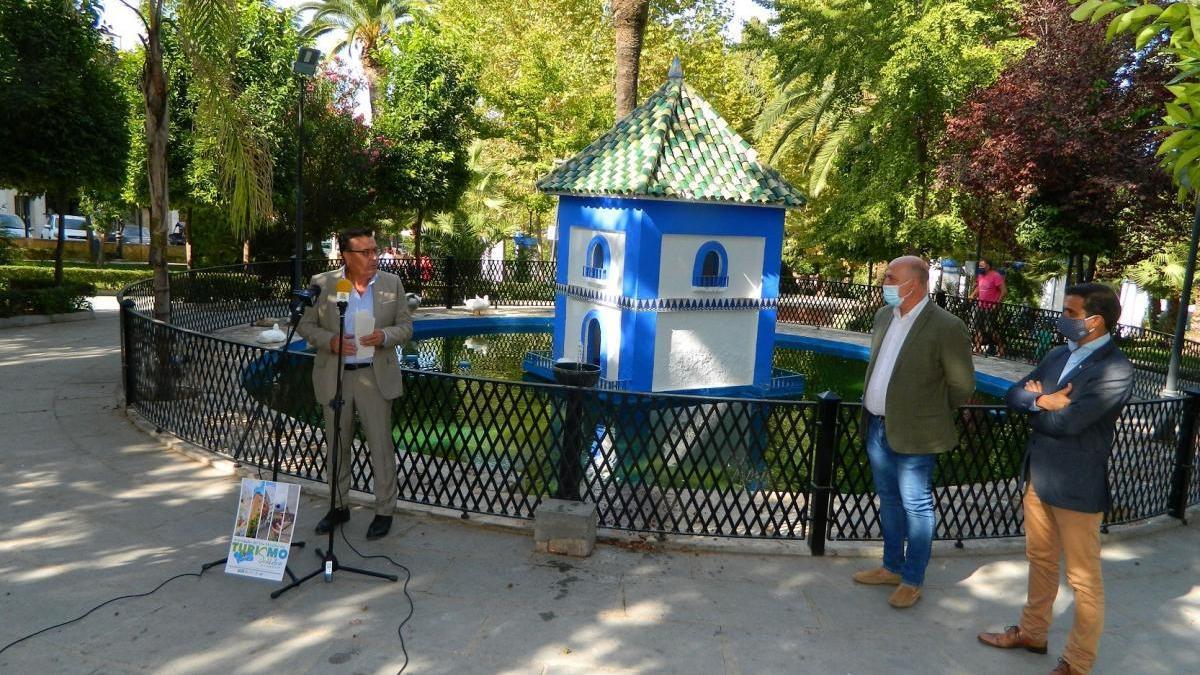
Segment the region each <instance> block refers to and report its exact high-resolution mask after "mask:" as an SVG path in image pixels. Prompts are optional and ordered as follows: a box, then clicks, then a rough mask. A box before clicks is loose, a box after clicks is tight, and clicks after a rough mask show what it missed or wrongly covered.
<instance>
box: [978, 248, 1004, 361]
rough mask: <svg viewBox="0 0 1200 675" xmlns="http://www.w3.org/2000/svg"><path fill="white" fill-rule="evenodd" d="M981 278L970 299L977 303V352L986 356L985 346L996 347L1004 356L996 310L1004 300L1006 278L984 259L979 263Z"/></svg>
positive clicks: (999, 354) (1002, 340)
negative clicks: (996, 325)
mask: <svg viewBox="0 0 1200 675" xmlns="http://www.w3.org/2000/svg"><path fill="white" fill-rule="evenodd" d="M978 273H979V276H978V278H977V279H976V281H975V288H973V289H971V295H970V299H971V300H974V301H975V303H976V307H975V320H974V321H973V322H972V324H973V328H974V329H975V330H974V333H975V351H976V352H978V353H981V354H986V353H987V352H986V351H985V349H984V345H985V344H986V345H995V346H996V355H997V356H1004V338H1003V337H1002V336H1001V335H1000V332H999V331H997V330H995V318H996V317H995V310H996V307H997V306H998V305H999V304H1000V303H1001V302H1002V301H1003V300H1004V292H1005V291H1006V290H1007V289H1006V288H1005V287H1004V277H1003V276H1002V275H1001V274H1000V273H999V272H997V271H996V268H995V267H994V266H993V265H992V261H991V260H988V259H987V258H983V259H982V260H980V261H979V268H978Z"/></svg>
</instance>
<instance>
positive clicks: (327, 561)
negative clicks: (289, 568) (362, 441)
mask: <svg viewBox="0 0 1200 675" xmlns="http://www.w3.org/2000/svg"><path fill="white" fill-rule="evenodd" d="M348 304H349V303H348V302H347V301H345V300H338V303H337V308H338V350H337V390H336V391H335V393H334V395H333V400H332V401H330V402H329V407H330V408H331V409H332V410H333V440H332V441H331V442H330V443H329V447H330V452H329V455H330V457H331V458H332V459H331V461H330V463H331V471H332V473H331V474H330V480H329V508H330V511H332V510H333V509H335V508H337V501H338V500H337V498H338V497H339V496H340V495H338V487H337V486H338V454H340V452H341V443H342V407H343V406H345V404H346V402H345V401H344V400H343V399H342V376H343V374H344V373H343V371H342V344H343V340H345V337H346V306H347V305H348ZM338 527H340V525H338V526H334V527H331V528H329V548H328V549H327V550H326V551H325V552H321V549H319V548H317V549H313V550H314V552H315V553H316V554H317V557H318V558H320V559H321V566H320V567H318V568H317V569H315V570H313V571H312V572H311V573H309V574H307V575H305V576H303V577H300V578H299V579H295V580H294V581H292V583H290V584H288V585H287V586H284V587H283V588H279V589H276V590H275V591H273V592H272V593H271V599H272V600H274V599H275V598H278V597H279V596H281V595H283V594H284V593H286V592H288V591H290V590H292V589H293V588H296V587H297V586H299V585H300V584H302V583H304V582H306V581H308V580H309V579H312V578H313V577H315V576H317V575H318V574H324V575H325V581H326V582H330V581H333V573H334V572H337V571H339V570H342V571H346V572H352V573H354V574H361V575H364V576H368V577H378V578H380V579H387V580H388V581H399V580H400V577H398V576H396V575H395V574H383V573H380V572H372V571H370V570H364V569H359V568H357V567H348V566H346V565H343V564H341V563H340V562H338V559H337V556H336V555H335V554H334V552H333V531H334V530H336V529H337V528H338Z"/></svg>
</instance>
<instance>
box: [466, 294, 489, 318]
mask: <svg viewBox="0 0 1200 675" xmlns="http://www.w3.org/2000/svg"><path fill="white" fill-rule="evenodd" d="M463 305H464V306H465V307H466V308H467V311H468V312H470V313H472V314H474V315H475V316H479V315H480V314H483V310H485V309H487V308H488V307H491V306H492V303H491V302H490V301H489V300H488V296H486V295H485V296H483V297H482V298H481V297H479V296H478V295H477V296H475V297H474V298H469V299H464V300H463Z"/></svg>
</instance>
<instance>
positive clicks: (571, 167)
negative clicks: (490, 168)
mask: <svg viewBox="0 0 1200 675" xmlns="http://www.w3.org/2000/svg"><path fill="white" fill-rule="evenodd" d="M538 188H539V189H540V190H542V191H543V192H547V193H551V194H557V195H559V203H558V216H557V221H558V243H557V246H558V248H557V257H558V278H557V280H556V282H557V283H556V296H555V322H554V340H553V352H552V354H550V355H542V356H541V357H540V358H539V357H536V356H534V355H531V358H528V359H526V369H527V370H529V371H530V372H533V373H535V374H539V375H543V376H547V377H548V376H549V374H550V373H549V370H550V365H551V364H552V361H553V360H570V361H576V360H581V357H582V360H583V361H586V362H590V363H594V364H596V365H599V366H600V371H601V378H602V386H605V387H608V388H615V389H622V390H627V391H653V392H688V393H702V394H710V395H737V396H765V395H771V396H777V395H794V394H797V393H801V392H802V391H803V377H801V376H795V375H792V374H790V373H784V372H781V371H778V370H777V369H774V368H773V367H772V363H771V360H772V352H773V348H774V342H775V315H776V306H777V303H778V298H779V264H780V256H781V252H782V248H783V221H784V214H785V210H786V209H789V208H798V207H800V206H802V205H803V204H804V197H803V196H802V195H801V194H800V193H799V192H798V191H797V190H796V189H795V188H794V187H792V186H791V185H789V184H788V183H787V181H785V180H783V179H782V178H781V177H780V176H779V175H778V174H777V173H775V172H774V171H773V170H771V169H769V168H767V167H766V166H764V165H762V164H760V163H759V162H758V160H757V158H756V155H755V152H754V150H753V149H752V148H751V147H750V145H749V144H747V143H746V142H745V141H744V140H742V138H741V137H740V136H738V134H737V133H736V132H734V131H733V129H731V128H730V126H729V124H728V123H727V122H725V120H723V119H721V117H720V116H719V115H718V114H717V113H716V112H715V111H714V110H713V109H712V107H711V106H709V104H708V103H706V102H705V101H704V100H703V99H701V98H700V97H699V96H697V95H696V93H695V92H694V91H692V90H691V89H690V88H689V87H688V86H687V85H686V84H684V81H683V71H682V68H681V67H680V65H679V61H678V59H676V61H675V62H674V63H673V64H672V66H671V71H670V73H669V75H668V80H667V82H666V83H665V84H664V85H663V86H662V87H661V88H659V89H658V91H656V92H655V93H654V94H653V95H651V96H650V97H649V98H647V99H646V101H645V102H644V103H642V104H641V105H640V106H638V107H637V108H636V109H634V110H633V111H632V112H631V113H630V114H629V115H627V116H625V117H624V118H622V119H621V120H620V121H619V122H618V123H617V125H616V126H615V127H613V128H612V129H611V130H609V131H608V132H607V133H605V134H604V135H603V136H601V137H600V138H599V139H597V140H596V141H595V142H593V143H592V144H591V145H589V146H588V147H587V148H585V149H584V150H583V151H582V152H580V153H579V154H578V155H577V156H575V157H573V158H572V159H570V160H568V161H566V162H564V163H563V164H561V165H559V166H558V167H557V168H555V169H554V170H553V171H552V172H551V173H550V174H549V175H547V176H546V177H545V178H543V179H542V180H541V181H539V182H538Z"/></svg>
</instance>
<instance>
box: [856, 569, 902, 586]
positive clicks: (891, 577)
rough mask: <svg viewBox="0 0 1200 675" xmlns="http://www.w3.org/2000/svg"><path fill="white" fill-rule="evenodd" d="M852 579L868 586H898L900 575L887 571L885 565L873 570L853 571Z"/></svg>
mask: <svg viewBox="0 0 1200 675" xmlns="http://www.w3.org/2000/svg"><path fill="white" fill-rule="evenodd" d="M854 580H855V581H857V582H858V583H860V584H867V585H868V586H899V585H900V575H899V574H896V573H895V572H889V571H888V570H887V568H886V567H878V568H876V569H873V570H862V571H860V572H855V573H854Z"/></svg>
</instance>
